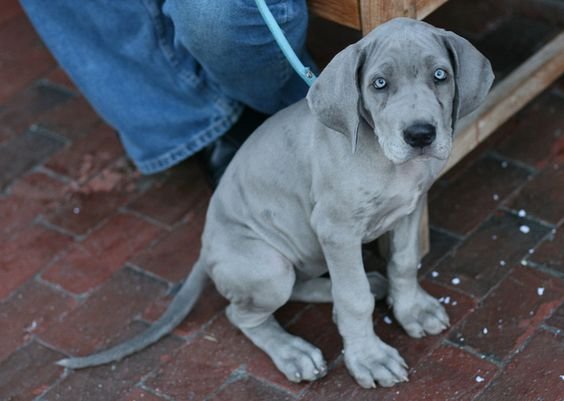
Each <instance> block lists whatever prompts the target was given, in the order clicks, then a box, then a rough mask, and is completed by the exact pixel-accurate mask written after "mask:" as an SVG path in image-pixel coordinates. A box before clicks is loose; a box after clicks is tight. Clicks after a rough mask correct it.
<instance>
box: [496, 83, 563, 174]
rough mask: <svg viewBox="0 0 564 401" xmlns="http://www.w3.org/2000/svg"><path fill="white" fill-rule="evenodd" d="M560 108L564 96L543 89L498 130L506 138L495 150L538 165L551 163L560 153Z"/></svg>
mask: <svg viewBox="0 0 564 401" xmlns="http://www.w3.org/2000/svg"><path fill="white" fill-rule="evenodd" d="M563 108H564V98H562V97H560V96H557V95H554V94H552V93H550V92H545V93H544V94H542V95H541V96H540V97H539V98H538V99H537V100H535V101H534V102H532V103H531V104H530V105H529V106H527V107H526V108H525V109H523V110H522V111H521V112H519V113H518V114H516V115H515V116H514V117H513V118H512V119H511V120H509V121H508V122H507V123H506V124H504V125H503V126H502V127H501V128H500V129H499V130H498V133H499V135H501V136H503V137H505V139H504V140H503V141H501V142H500V143H499V144H498V145H497V146H496V148H497V151H498V152H499V153H501V154H502V155H504V156H507V157H509V158H511V159H514V160H519V161H522V162H524V163H527V164H529V165H531V166H534V167H537V168H543V167H545V166H547V165H550V164H551V163H552V162H553V161H555V160H556V159H559V158H560V157H562V156H561V155H562V148H563V146H564V145H563V144H562V138H563V137H562V135H563V134H564V133H563V131H562V127H564V113H562V110H563ZM559 154H560V155H559Z"/></svg>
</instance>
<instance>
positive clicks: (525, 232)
mask: <svg viewBox="0 0 564 401" xmlns="http://www.w3.org/2000/svg"><path fill="white" fill-rule="evenodd" d="M519 231H521V232H522V233H523V234H529V231H531V229H530V228H529V226H525V225H522V226H521V227H519Z"/></svg>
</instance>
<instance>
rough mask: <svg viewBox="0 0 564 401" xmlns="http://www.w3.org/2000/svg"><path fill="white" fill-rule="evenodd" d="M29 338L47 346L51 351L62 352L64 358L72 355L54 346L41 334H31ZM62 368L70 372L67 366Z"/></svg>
mask: <svg viewBox="0 0 564 401" xmlns="http://www.w3.org/2000/svg"><path fill="white" fill-rule="evenodd" d="M31 338H32V340H33V341H35V342H37V343H38V344H40V345H42V346H43V347H45V348H48V349H50V350H51V351H54V352H56V353H58V354H62V355H63V356H64V357H65V358H69V357H71V356H72V355H70V354H68V353H67V352H66V351H63V350H61V349H59V348H57V347H56V346H54V345H53V344H51V343H50V342H48V341H45V339H43V338H42V337H41V334H33V335H32V336H31ZM64 370H65V372H66V371H67V370H68V371H69V372H72V369H69V368H65V369H64Z"/></svg>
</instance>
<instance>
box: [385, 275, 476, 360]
mask: <svg viewBox="0 0 564 401" xmlns="http://www.w3.org/2000/svg"><path fill="white" fill-rule="evenodd" d="M422 286H423V288H424V289H425V290H426V291H427V292H429V294H431V295H432V296H434V297H435V298H436V299H440V298H443V299H448V304H447V303H446V301H443V305H444V307H445V309H446V311H447V313H448V316H449V319H450V323H451V328H452V327H454V326H456V324H457V323H458V322H460V321H461V320H462V319H464V318H465V317H466V316H467V315H468V314H469V313H471V312H472V311H473V310H474V308H475V307H476V304H475V302H474V300H472V298H470V297H468V296H465V295H462V294H460V293H457V292H456V291H453V290H451V289H449V288H446V287H442V286H439V285H437V284H434V283H432V282H429V281H427V280H425V281H423V283H422ZM447 297H448V298H447ZM377 307H378V308H377V318H376V333H377V334H378V336H380V338H381V339H382V340H383V341H384V342H386V343H388V344H389V345H391V346H392V347H394V348H396V349H397V350H398V352H399V353H400V354H401V356H402V357H403V358H404V359H405V361H406V363H407V364H408V366H410V367H414V366H416V364H418V363H420V361H422V360H424V359H425V358H426V357H427V356H428V353H429V351H431V350H432V349H433V348H434V347H436V345H437V344H438V343H439V342H440V341H441V339H442V338H443V337H446V336H447V335H448V333H449V331H450V330H452V329H449V330H447V331H445V332H443V333H441V334H440V335H435V336H426V337H423V338H421V339H415V338H411V337H409V336H408V335H407V334H406V333H405V331H404V330H403V329H402V328H401V326H400V325H399V324H398V322H397V321H396V320H395V318H394V316H393V311H392V310H391V309H389V308H388V307H387V306H386V305H385V303H384V302H380V303H378V304H377ZM384 316H387V317H388V318H390V319H391V321H392V323H391V324H387V323H386V322H385V321H384V319H383V317H384Z"/></svg>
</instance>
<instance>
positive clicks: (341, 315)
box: [59, 18, 493, 388]
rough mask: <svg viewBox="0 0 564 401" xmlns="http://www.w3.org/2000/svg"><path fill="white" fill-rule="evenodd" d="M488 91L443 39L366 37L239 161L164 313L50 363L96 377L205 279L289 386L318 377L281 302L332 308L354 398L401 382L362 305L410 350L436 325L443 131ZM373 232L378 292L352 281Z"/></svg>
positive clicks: (464, 50)
mask: <svg viewBox="0 0 564 401" xmlns="http://www.w3.org/2000/svg"><path fill="white" fill-rule="evenodd" d="M492 81H493V73H492V70H491V67H490V64H489V62H488V60H487V59H486V58H485V57H484V56H482V54H480V53H479V52H478V51H477V50H476V49H475V48H474V47H473V46H472V45H471V44H470V43H469V42H467V41H466V40H465V39H463V38H461V37H459V36H457V35H455V34H454V33H451V32H447V31H444V30H441V29H437V28H434V27H432V26H431V25H428V24H426V23H423V22H418V21H415V20H411V19H405V18H400V19H395V20H392V21H390V22H387V23H385V24H383V25H381V26H379V27H378V28H377V29H375V30H374V31H372V32H371V33H370V34H369V35H367V36H366V37H364V38H363V39H362V40H360V41H359V42H357V43H355V44H353V45H351V46H349V47H347V48H346V49H345V50H343V51H342V52H340V53H339V54H338V55H337V56H336V57H335V58H334V59H333V60H332V61H331V62H330V63H329V65H328V66H327V67H326V68H325V70H324V71H323V72H322V73H321V75H320V76H319V78H318V79H317V80H316V81H315V83H314V85H313V86H312V87H311V89H310V91H309V93H308V95H307V99H305V100H302V101H300V102H298V103H296V104H294V105H292V106H290V107H288V108H286V109H284V110H282V111H280V112H279V113H277V114H276V115H274V116H273V117H271V118H270V119H268V120H267V121H266V122H265V123H264V124H263V125H262V126H261V127H259V128H258V129H257V130H256V132H254V133H253V135H251V137H250V138H249V139H248V140H247V142H246V143H245V144H244V145H243V147H242V148H241V149H240V150H239V152H238V153H237V155H236V156H235V158H234V159H233V161H232V162H231V164H230V165H229V167H228V169H227V171H226V172H225V175H224V177H223V179H222V180H221V182H220V184H219V186H218V188H217V190H216V192H215V193H214V195H213V197H212V199H211V203H210V205H209V209H208V214H207V220H206V226H205V229H204V234H203V241H202V249H201V254H200V258H199V260H198V262H197V263H196V264H195V266H194V267H193V269H192V272H191V273H190V275H189V276H188V278H187V280H186V281H185V283H184V285H183V286H182V288H181V289H180V291H179V293H178V294H177V295H176V297H175V299H174V300H173V302H172V303H171V305H170V306H169V308H168V310H167V311H166V312H165V314H164V315H163V316H162V317H161V318H160V319H159V320H158V321H157V322H156V323H155V324H154V325H153V326H152V327H151V328H150V329H148V331H147V332H145V333H143V334H141V335H140V336H138V337H135V338H133V339H132V340H130V341H128V342H125V343H123V344H121V345H118V346H116V347H114V348H111V349H109V350H107V351H103V352H101V353H99V354H94V355H92V356H88V357H84V358H70V359H65V360H62V361H60V362H59V363H60V364H61V365H63V366H66V367H70V368H82V367H86V366H93V365H99V364H104V363H108V362H111V361H114V360H118V359H121V358H123V357H124V356H126V355H129V354H131V353H133V352H136V351H138V350H140V349H142V348H144V347H146V346H147V345H149V344H151V343H153V342H155V341H157V340H158V339H159V338H161V337H162V336H163V335H165V334H166V333H169V332H170V331H171V330H172V329H173V328H174V327H175V326H176V325H177V324H179V323H180V322H181V321H182V319H183V318H184V317H185V316H186V315H187V314H188V313H189V311H190V310H191V308H192V306H193V305H194V303H195V302H196V300H197V298H198V297H199V295H200V294H201V292H202V289H203V287H204V285H205V283H206V281H207V277H208V276H209V277H210V278H211V279H212V280H213V282H214V283H215V285H216V287H217V289H218V290H219V292H220V293H221V294H222V295H223V296H225V297H226V298H227V299H228V300H229V301H230V305H229V306H228V307H227V316H228V317H229V320H230V321H231V322H232V323H233V324H234V325H235V326H237V327H238V328H239V329H240V330H241V331H242V332H243V333H244V334H245V335H246V336H247V337H248V338H249V339H250V340H251V341H252V342H253V343H254V344H256V345H257V346H258V347H259V348H260V349H262V350H263V351H264V352H266V353H267V354H268V355H269V356H270V358H271V359H272V361H273V362H274V364H275V365H276V366H277V367H278V369H280V371H281V372H282V373H284V375H286V377H287V378H288V379H289V380H291V381H295V382H299V381H301V380H315V379H317V378H319V377H322V376H323V375H324V374H325V373H326V369H327V368H326V363H325V361H324V359H323V355H322V353H321V352H320V351H319V349H318V348H316V347H315V346H314V345H312V344H310V343H308V342H306V341H304V340H303V339H301V338H299V337H296V336H293V335H291V334H289V333H288V332H286V331H285V330H284V329H283V328H282V327H281V326H280V325H279V324H278V322H277V321H276V320H275V319H274V317H273V312H274V311H276V310H277V309H278V308H280V307H281V306H282V305H284V304H285V303H286V302H287V301H288V300H299V301H306V302H333V303H334V319H335V322H336V324H337V326H338V329H339V333H340V334H341V336H342V338H343V344H344V360H345V363H346V365H347V367H348V370H349V372H350V373H351V375H352V376H353V377H354V378H355V379H356V381H357V382H358V383H359V384H360V385H361V386H362V387H366V388H369V387H375V386H376V384H375V383H378V384H380V385H381V386H392V385H393V384H395V383H398V382H401V381H405V380H407V371H406V368H407V366H406V364H405V362H404V360H403V359H402V358H401V356H400V355H399V353H398V352H397V351H396V350H395V349H394V348H392V347H390V346H389V345H387V344H385V343H384V342H383V341H381V340H380V339H379V338H378V336H377V335H376V334H375V332H374V326H373V321H372V312H373V308H374V299H375V295H378V296H382V295H383V293H382V292H383V291H382V287H383V286H385V287H387V295H388V298H387V300H388V303H389V304H390V305H391V307H392V308H393V312H394V315H395V317H396V319H397V321H398V322H399V323H400V324H401V325H402V326H403V328H404V329H405V331H406V332H407V333H408V334H409V335H410V336H412V337H415V338H419V337H422V336H424V335H426V334H437V333H440V332H441V331H443V330H444V329H446V328H447V326H448V325H449V319H448V316H447V314H446V313H445V310H444V309H443V307H442V306H441V304H440V303H439V302H438V301H437V300H435V299H434V298H433V297H431V296H430V295H429V294H427V293H426V292H425V291H424V290H423V289H422V288H421V287H420V286H419V284H418V282H417V265H418V263H419V258H420V255H419V243H418V228H419V221H420V217H421V213H422V204H423V201H424V198H425V194H426V191H427V190H428V189H429V187H430V186H431V184H432V183H433V181H434V180H435V179H436V178H437V176H438V174H439V173H440V171H441V169H442V168H443V167H444V165H445V163H446V160H447V158H448V157H449V154H450V150H451V147H452V140H453V131H454V125H455V122H456V120H457V119H458V118H460V117H463V116H465V115H467V114H468V113H470V112H471V111H473V110H474V109H476V108H477V107H478V106H479V105H480V103H481V102H482V101H483V100H484V98H485V97H486V94H487V92H488V90H489V88H490V86H491V84H492ZM386 232H390V259H389V264H388V269H387V270H388V281H387V282H386V281H385V279H383V277H379V276H378V275H367V274H366V273H365V270H364V266H363V261H362V254H361V246H362V244H363V243H367V242H370V241H373V240H375V239H376V238H378V237H379V236H381V235H382V234H384V233H386ZM327 272H329V275H330V279H329V278H325V277H323V275H324V274H325V273H327ZM386 284H387V285H386ZM371 288H372V291H371ZM374 292H377V293H378V294H374Z"/></svg>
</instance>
